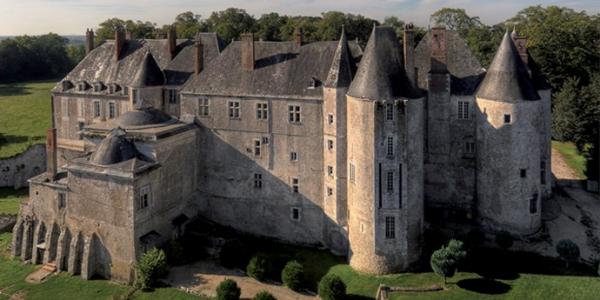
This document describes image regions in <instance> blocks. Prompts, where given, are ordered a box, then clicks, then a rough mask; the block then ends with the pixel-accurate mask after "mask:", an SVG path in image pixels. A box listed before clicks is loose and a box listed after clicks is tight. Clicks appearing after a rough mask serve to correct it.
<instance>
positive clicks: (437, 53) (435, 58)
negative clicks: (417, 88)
mask: <svg viewBox="0 0 600 300" xmlns="http://www.w3.org/2000/svg"><path fill="white" fill-rule="evenodd" d="M430 41H431V72H433V73H446V72H447V71H448V69H447V64H448V57H447V52H446V51H447V50H446V28H445V27H434V28H432V29H431V38H430Z"/></svg>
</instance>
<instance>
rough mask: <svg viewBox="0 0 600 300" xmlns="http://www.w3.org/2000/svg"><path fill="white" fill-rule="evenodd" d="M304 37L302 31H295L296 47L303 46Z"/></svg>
mask: <svg viewBox="0 0 600 300" xmlns="http://www.w3.org/2000/svg"><path fill="white" fill-rule="evenodd" d="M302 37H303V36H302V29H300V28H298V27H296V29H294V44H295V45H296V47H300V46H302Z"/></svg>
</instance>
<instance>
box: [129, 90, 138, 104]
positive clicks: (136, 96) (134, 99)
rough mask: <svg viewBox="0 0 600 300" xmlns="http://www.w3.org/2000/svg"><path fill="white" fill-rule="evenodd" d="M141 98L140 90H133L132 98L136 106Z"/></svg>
mask: <svg viewBox="0 0 600 300" xmlns="http://www.w3.org/2000/svg"><path fill="white" fill-rule="evenodd" d="M139 97H140V91H139V90H138V89H134V88H132V89H131V98H132V99H133V104H136V103H137V101H138V98H139Z"/></svg>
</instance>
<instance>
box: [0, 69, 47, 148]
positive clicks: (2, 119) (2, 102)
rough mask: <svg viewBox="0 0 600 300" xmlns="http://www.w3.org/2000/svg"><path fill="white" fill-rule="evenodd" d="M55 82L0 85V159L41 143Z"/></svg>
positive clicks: (44, 133) (43, 139) (43, 137)
mask: <svg viewBox="0 0 600 300" xmlns="http://www.w3.org/2000/svg"><path fill="white" fill-rule="evenodd" d="M55 84H56V82H55V81H45V82H28V83H13V84H0V158H4V157H11V156H14V155H16V154H19V153H21V152H23V151H25V150H26V149H27V148H28V147H29V146H30V145H33V144H36V143H43V142H44V141H45V135H46V129H48V128H49V127H50V126H51V124H52V119H51V107H50V90H51V89H52V88H53V87H54V85H55Z"/></svg>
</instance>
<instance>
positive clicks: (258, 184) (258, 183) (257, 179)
mask: <svg viewBox="0 0 600 300" xmlns="http://www.w3.org/2000/svg"><path fill="white" fill-rule="evenodd" d="M254 188H256V189H262V174H260V173H254Z"/></svg>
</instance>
